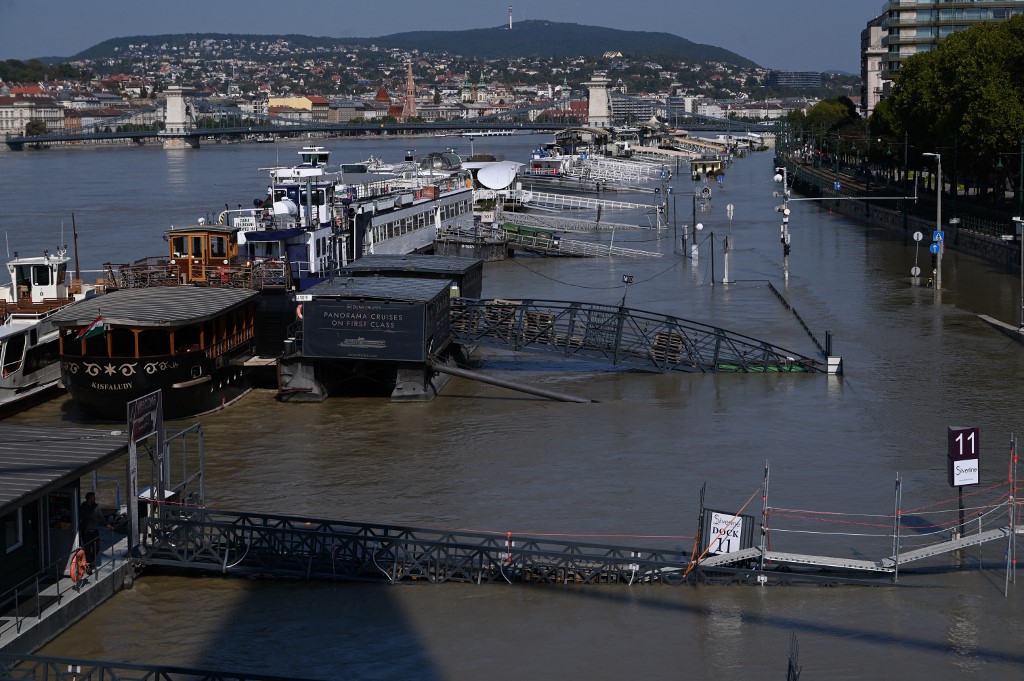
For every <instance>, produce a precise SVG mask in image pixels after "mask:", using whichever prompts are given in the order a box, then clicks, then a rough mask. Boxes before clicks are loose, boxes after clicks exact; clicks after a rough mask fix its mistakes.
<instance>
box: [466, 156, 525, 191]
mask: <svg viewBox="0 0 1024 681" xmlns="http://www.w3.org/2000/svg"><path fill="white" fill-rule="evenodd" d="M521 165H523V164H522V163H516V162H514V161H499V162H498V163H488V164H487V165H485V166H484V167H482V168H481V169H480V170H479V171H477V174H476V179H477V181H478V182H479V183H480V184H482V185H483V186H484V187H486V188H488V189H494V190H500V189H507V188H508V186H509V185H511V184H512V181H513V180H514V179H516V173H518V172H519V166H521Z"/></svg>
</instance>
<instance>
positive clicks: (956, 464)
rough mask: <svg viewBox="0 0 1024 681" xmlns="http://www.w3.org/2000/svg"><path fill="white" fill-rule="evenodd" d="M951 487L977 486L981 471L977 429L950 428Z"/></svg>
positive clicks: (948, 453)
mask: <svg viewBox="0 0 1024 681" xmlns="http://www.w3.org/2000/svg"><path fill="white" fill-rule="evenodd" d="M948 430H949V434H948V439H949V445H948V451H947V457H946V458H947V459H948V463H949V469H948V473H949V486H950V487H961V486H963V485H977V484H978V482H979V477H980V476H979V472H980V470H981V466H980V461H981V450H980V448H979V446H978V445H979V443H978V437H979V433H978V428H977V427H969V428H965V427H960V426H949V429H948Z"/></svg>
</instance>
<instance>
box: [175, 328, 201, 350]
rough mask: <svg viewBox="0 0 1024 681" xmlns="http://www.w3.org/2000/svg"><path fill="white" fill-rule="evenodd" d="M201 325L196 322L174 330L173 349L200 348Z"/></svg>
mask: <svg viewBox="0 0 1024 681" xmlns="http://www.w3.org/2000/svg"><path fill="white" fill-rule="evenodd" d="M200 336H201V327H200V326H199V325H198V324H193V325H192V326H186V327H184V328H181V329H177V330H175V332H174V345H175V348H174V351H175V352H176V353H177V352H190V351H192V350H199V349H200Z"/></svg>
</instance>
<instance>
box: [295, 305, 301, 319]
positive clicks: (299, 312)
mask: <svg viewBox="0 0 1024 681" xmlns="http://www.w3.org/2000/svg"><path fill="white" fill-rule="evenodd" d="M295 316H296V317H297V318H298V319H300V320H301V319H302V303H299V304H298V305H296V306H295Z"/></svg>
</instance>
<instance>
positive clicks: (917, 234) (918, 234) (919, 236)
mask: <svg viewBox="0 0 1024 681" xmlns="http://www.w3.org/2000/svg"><path fill="white" fill-rule="evenodd" d="M236 219H237V218H236ZM923 238H924V234H921V232H914V241H920V240H921V239H923Z"/></svg>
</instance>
